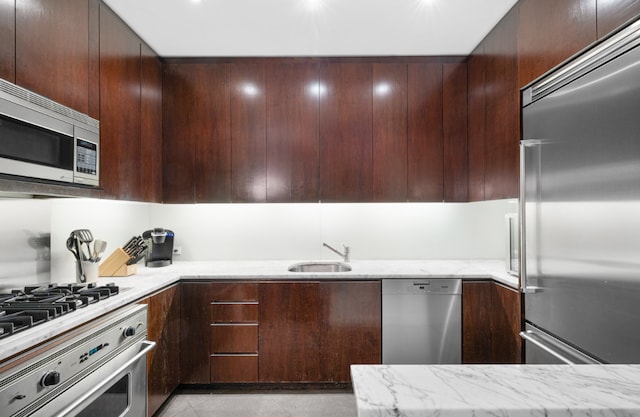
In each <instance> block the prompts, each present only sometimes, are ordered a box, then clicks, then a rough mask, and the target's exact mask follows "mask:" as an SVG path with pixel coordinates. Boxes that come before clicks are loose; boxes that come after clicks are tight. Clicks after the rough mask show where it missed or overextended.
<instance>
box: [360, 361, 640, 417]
mask: <svg viewBox="0 0 640 417" xmlns="http://www.w3.org/2000/svg"><path fill="white" fill-rule="evenodd" d="M351 375H352V379H353V388H354V393H355V396H356V401H357V407H358V417H383V416H402V417H418V416H419V417H427V416H438V417H496V416H504V417H507V416H508V417H520V416H522V417H525V416H527V417H530V416H545V417H593V416H598V417H621V416H639V415H640V394H639V393H640V365H352V366H351Z"/></svg>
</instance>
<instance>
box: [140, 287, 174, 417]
mask: <svg viewBox="0 0 640 417" xmlns="http://www.w3.org/2000/svg"><path fill="white" fill-rule="evenodd" d="M144 302H145V303H146V304H147V305H148V332H147V333H148V335H147V338H148V339H149V340H152V341H155V342H156V347H155V349H153V350H151V352H149V355H148V357H147V373H148V388H147V398H148V412H147V415H148V416H152V415H153V414H154V413H155V412H156V411H157V410H158V409H159V408H160V406H161V405H162V404H163V403H164V402H165V401H166V400H167V398H169V396H170V395H171V393H172V392H173V390H175V389H176V387H177V386H178V385H179V384H180V351H179V348H180V347H179V344H178V343H176V342H177V340H176V335H177V334H179V332H180V287H179V286H178V285H174V286H172V287H169V288H167V289H166V290H164V291H162V292H159V293H157V294H154V295H152V296H151V297H149V298H147V299H146V300H145V301H144Z"/></svg>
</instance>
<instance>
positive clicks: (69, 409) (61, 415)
mask: <svg viewBox="0 0 640 417" xmlns="http://www.w3.org/2000/svg"><path fill="white" fill-rule="evenodd" d="M142 345H143V346H144V347H143V348H142V350H140V352H138V353H136V355H135V356H134V357H133V358H131V359H129V360H128V361H127V362H126V363H125V364H124V365H122V366H121V367H119V368H118V369H116V370H115V371H114V372H113V373H111V375H109V376H108V377H106V378H105V379H104V380H102V382H100V383H99V384H98V385H96V386H94V387H93V388H91V389H90V390H89V391H87V392H86V393H85V394H83V395H81V396H80V397H79V398H78V399H76V400H75V401H74V402H73V403H71V404H70V405H69V406H68V407H66V408H65V409H64V410H62V411H61V412H60V413H58V414H56V417H64V416H66V415H68V414H69V413H71V412H72V411H73V410H75V409H76V408H78V407H80V406H81V405H82V403H84V402H85V401H86V400H87V399H88V398H90V397H91V396H92V395H94V394H95V393H97V392H98V391H100V390H101V389H102V388H104V387H105V386H106V385H107V384H109V383H110V382H111V381H112V380H113V378H115V377H117V376H118V375H120V374H121V373H123V372H124V371H126V370H127V368H129V367H130V366H131V365H133V364H134V363H136V362H137V361H139V360H140V358H142V357H143V356H145V355H146V354H147V353H149V351H150V350H151V349H153V348H155V347H156V342H152V341H149V340H144V341H143V342H142ZM145 377H146V376H145Z"/></svg>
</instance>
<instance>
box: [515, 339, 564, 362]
mask: <svg viewBox="0 0 640 417" xmlns="http://www.w3.org/2000/svg"><path fill="white" fill-rule="evenodd" d="M532 335H533V333H532V332H530V331H524V332H520V337H521V338H522V339H524V340H526V341H527V342H530V343H533V344H534V345H536V346H537V347H539V348H540V349H542V350H544V351H545V352H547V353H548V354H550V355H552V356H553V357H555V358H557V359H560V360H561V361H562V362H564V363H566V364H567V365H575V362H573V361H572V360H570V359H568V358H567V357H565V356H563V355H561V354H560V353H558V352H556V351H555V350H553V349H551V348H550V347H549V346H547V345H545V344H544V343H542V342H540V341H539V340H537V339H536V338H535V337H534V336H532Z"/></svg>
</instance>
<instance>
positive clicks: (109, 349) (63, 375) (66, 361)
mask: <svg viewBox="0 0 640 417" xmlns="http://www.w3.org/2000/svg"><path fill="white" fill-rule="evenodd" d="M146 338H147V307H146V305H133V306H127V307H124V308H121V309H119V310H116V312H113V313H110V314H108V315H106V316H103V317H102V318H99V319H97V320H94V321H92V322H90V323H88V324H86V325H84V326H81V327H80V328H78V329H76V330H74V331H71V332H70V333H68V334H65V335H62V336H59V337H57V338H55V339H53V340H51V341H50V342H48V343H46V344H44V345H42V346H38V347H36V348H34V349H33V350H31V351H28V352H26V353H23V354H21V355H19V356H18V357H15V358H13V359H11V360H9V361H8V363H6V364H4V365H3V366H2V367H0V410H2V415H3V416H7V417H9V416H10V417H27V416H29V417H54V416H55V417H89V416H90V417H146V414H147V360H146V355H147V352H148V351H149V350H151V349H153V347H154V346H155V343H154V342H150V341H147V340H146Z"/></svg>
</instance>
